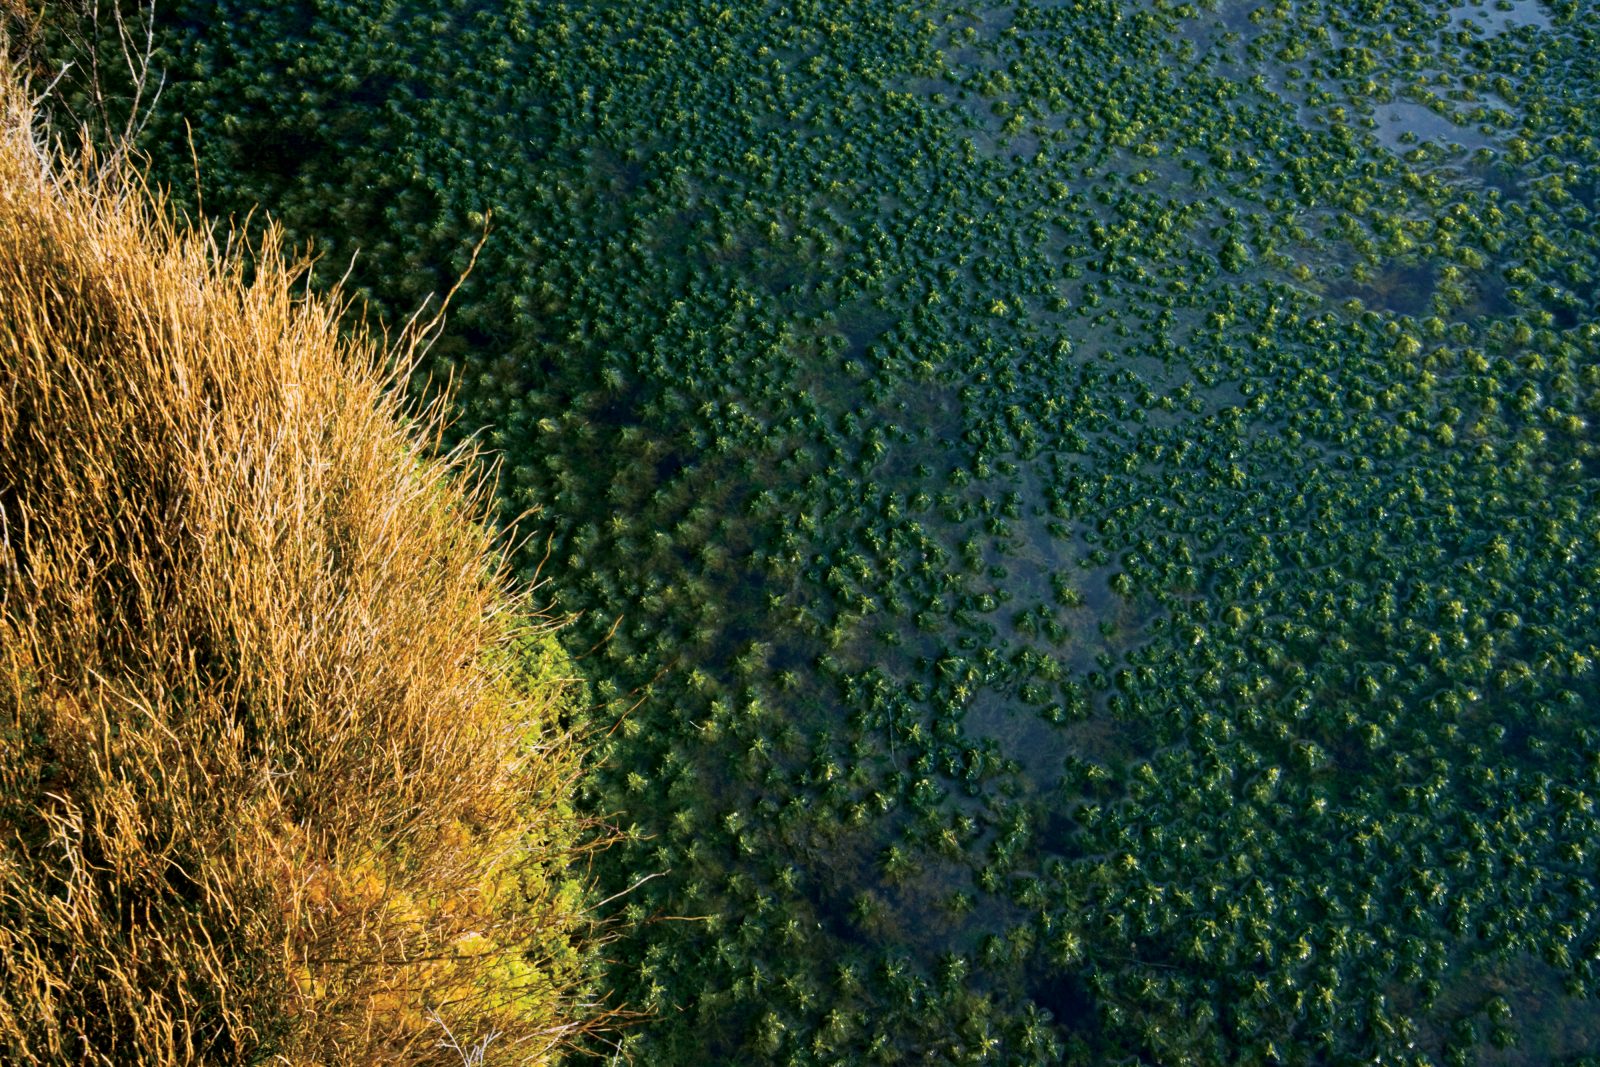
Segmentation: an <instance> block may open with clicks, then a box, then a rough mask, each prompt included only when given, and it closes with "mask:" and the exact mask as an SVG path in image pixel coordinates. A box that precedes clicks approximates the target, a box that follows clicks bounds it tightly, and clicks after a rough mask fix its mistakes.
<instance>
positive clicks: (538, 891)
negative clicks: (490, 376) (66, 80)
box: [0, 71, 595, 1065]
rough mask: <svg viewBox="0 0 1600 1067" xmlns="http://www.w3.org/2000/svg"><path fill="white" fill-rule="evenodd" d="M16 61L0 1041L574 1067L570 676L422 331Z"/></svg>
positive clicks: (0, 282)
mask: <svg viewBox="0 0 1600 1067" xmlns="http://www.w3.org/2000/svg"><path fill="white" fill-rule="evenodd" d="M0 82H3V83H4V84H5V85H6V86H7V88H5V89H4V90H3V91H0V110H3V117H0V1060H3V1061H4V1062H6V1063H12V1064H19V1065H24V1064H57V1063H74V1064H77V1063H94V1064H111V1063H119V1064H120V1063H148V1064H179V1063H195V1062H245V1061H250V1062H262V1061H267V1062H284V1063H380V1062H384V1063H398V1062H405V1063H429V1062H437V1063H448V1062H452V1060H453V1061H454V1062H457V1063H459V1062H460V1054H459V1053H458V1052H455V1051H452V1050H451V1048H450V1047H448V1046H451V1045H454V1046H457V1047H460V1048H474V1049H478V1050H480V1051H481V1052H482V1053H483V1056H484V1059H483V1060H482V1062H484V1063H507V1062H516V1063H524V1062H544V1061H546V1060H548V1059H549V1058H550V1057H551V1056H552V1055H553V1054H554V1053H555V1052H556V1051H557V1050H559V1049H560V1048H562V1047H564V1046H565V1045H566V1044H567V1043H568V1042H569V1041H571V1040H572V1039H573V1038H574V1037H575V1036H576V1035H577V1034H578V1033H579V1032H580V1031H581V1030H582V1029H583V1028H584V1027H585V1026H588V1025H591V1024H592V1023H593V1016H594V1014H595V1009H594V1008H593V1007H592V1006H588V1007H584V1008H579V1007H577V1005H578V1004H579V1003H580V1001H581V989H580V986H581V983H582V981H583V977H584V974H583V968H584V965H585V964H584V958H583V956H582V954H581V952H580V951H579V949H578V948H577V947H575V946H577V945H578V943H579V942H580V941H581V938H582V936H583V934H584V932H585V930H586V926H585V923H584V917H583V914H582V909H581V905H580V897H581V894H579V893H578V892H577V891H576V889H575V887H574V886H573V885H572V884H571V883H570V882H569V881H567V880H566V876H565V874H564V873H563V870H564V864H565V862H566V860H567V859H568V858H569V852H570V850H571V849H573V848H574V847H576V841H577V837H578V830H577V828H576V825H575V820H574V816H573V815H572V812H571V810H570V808H569V807H568V805H567V798H568V796H569V794H570V791H571V787H572V782H573V777H574V774H575V773H576V768H577V765H578V763H577V754H576V750H575V747H574V745H573V743H572V740H571V737H570V735H569V734H567V733H564V732H563V729H562V727H561V725H560V721H559V720H560V713H561V708H562V702H563V700H564V699H565V697H564V691H565V687H566V683H565V682H564V681H563V680H562V679H560V678H559V677H555V676H552V675H551V672H550V664H551V663H552V662H553V661H552V660H551V659H550V657H551V656H552V655H553V652H552V650H553V647H554V646H553V645H552V644H551V643H550V641H549V637H548V632H547V630H548V626H547V625H546V624H544V623H541V622H538V621H533V622H530V621H528V620H529V619H530V618H532V617H533V613H531V612H530V611H529V604H528V601H527V596H526V594H521V595H514V594H512V593H508V592H507V588H508V586H507V580H506V574H505V572H504V569H503V565H502V554H501V551H500V548H499V543H498V541H497V538H496V535H495V533H494V532H493V530H492V529H491V527H490V525H489V523H488V521H487V519H488V516H489V511H490V499H489V487H488V484H487V482H486V481H485V480H484V479H483V478H482V476H481V475H478V474H474V473H473V470H472V464H471V462H470V459H471V457H469V456H466V455H461V454H457V455H453V456H450V457H446V458H445V459H443V460H440V459H434V458H429V449H428V448H427V442H429V441H430V440H433V439H436V435H437V432H438V420H439V418H440V409H439V408H438V407H434V408H431V409H429V410H427V411H421V412H418V411H408V410H407V409H406V407H405V405H404V402H403V401H402V400H400V399H398V397H399V393H398V391H397V390H396V389H395V388H394V386H395V384H396V380H397V376H398V375H399V374H402V373H403V372H404V369H405V368H406V367H407V366H408V365H409V363H410V361H411V360H412V359H413V358H414V357H415V356H416V354H417V347H418V345H419V344H420V343H421V341H422V337H421V334H422V333H423V332H424V331H422V330H420V329H413V330H409V331H407V333H406V334H405V335H403V336H402V337H401V338H400V339H399V342H398V345H397V347H396V348H395V349H394V350H393V351H391V352H389V353H388V354H389V356H390V357H391V362H392V364H393V365H394V366H397V367H399V368H400V370H398V371H393V372H389V373H386V372H385V371H384V370H383V366H384V356H385V352H384V351H383V346H382V345H380V344H379V343H378V342H377V341H376V340H374V339H373V338H371V337H370V336H367V335H365V334H364V333H362V332H361V331H359V330H358V331H357V336H355V337H354V338H350V337H349V336H348V335H342V334H341V322H342V319H343V318H344V315H343V312H344V311H345V310H347V309H346V308H344V307H342V306H341V305H340V304H339V303H338V301H337V299H331V300H327V299H313V298H309V297H306V296H303V295H298V296H297V295H296V285H297V283H298V282H299V281H300V280H301V279H302V278H303V269H302V266H301V265H298V264H296V263H293V262H291V261H290V260H289V259H288V258H287V257H286V256H285V255H284V253H283V251H282V248H281V245H280V238H279V236H278V235H277V234H276V233H275V232H269V234H268V235H267V237H266V238H265V239H264V240H263V241H262V242H261V246H260V247H259V248H258V249H256V250H255V252H254V255H253V256H252V257H251V260H250V263H249V264H248V278H249V280H248V283H247V281H246V277H247V264H246V261H245V259H244V257H243V256H241V255H239V254H236V253H235V252H233V251H230V250H224V249H219V247H218V245H217V244H216V243H215V241H214V240H213V239H212V238H211V237H210V235H209V233H208V232H207V231H204V230H190V229H185V228H180V227H179V226H178V225H177V224H175V223H174V222H173V220H172V218H171V216H170V214H169V213H168V212H167V211H166V210H165V208H164V207H162V206H160V205H158V204H156V203H154V202H153V201H152V199H151V198H150V196H149V194H148V193H147V191H146V190H145V189H144V187H143V186H142V185H141V184H140V182H139V180H138V177H137V175H136V174H133V173H131V172H129V171H128V170H127V169H126V168H125V167H121V166H118V167H112V168H107V167H106V166H104V164H103V162H102V163H101V164H99V165H97V164H96V162H95V161H93V160H90V159H84V158H79V159H77V160H62V159H57V158H52V157H51V156H50V155H49V153H47V152H46V151H45V150H44V149H43V148H42V147H41V140H40V137H39V135H38V133H37V128H36V126H35V120H34V117H33V115H32V113H31V109H30V107H29V105H28V103H27V99H26V95H25V93H24V92H23V91H22V90H20V89H19V88H17V87H15V86H14V85H13V84H12V78H11V76H10V73H9V72H6V71H0ZM530 663H531V664H534V665H535V666H536V667H538V669H539V670H540V671H541V672H542V674H541V676H539V677H531V676H530V674H529V664H530ZM541 665H542V666H541ZM445 1026H447V1027H448V1035H449V1036H448V1039H447V1040H442V1039H444V1038H445V1034H444V1033H442V1031H441V1028H442V1027H445ZM491 1035H492V1037H493V1040H489V1038H490V1037H491Z"/></svg>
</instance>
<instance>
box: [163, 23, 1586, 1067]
mask: <svg viewBox="0 0 1600 1067" xmlns="http://www.w3.org/2000/svg"><path fill="white" fill-rule="evenodd" d="M164 8H165V15H164V20H165V21H164V25H163V27H162V29H161V32H160V33H159V34H158V41H159V42H160V48H161V55H160V56H158V59H157V65H158V66H161V67H163V68H164V69H165V70H166V72H167V77H168V84H167V87H166V91H165V95H164V96H163V98H162V102H161V112H160V114H159V115H158V116H157V120H156V122H155V124H154V125H152V126H151V127H150V140H149V144H150V146H151V147H152V149H154V150H155V151H156V154H157V158H158V159H159V160H163V161H169V164H170V169H169V171H168V173H167V174H166V178H167V179H168V180H170V181H171V182H172V184H173V185H174V186H175V188H176V190H177V193H178V195H179V196H180V197H182V196H184V195H186V193H185V190H191V189H193V186H194V178H193V169H192V167H191V165H190V157H189V150H188V147H187V145H188V137H187V134H186V132H185V129H184V126H183V122H182V120H183V119H187V120H188V121H189V123H190V124H191V125H192V129H193V144H194V146H195V148H196V150H197V152H198V157H199V160H198V162H199V172H200V174H201V175H202V176H204V181H205V185H204V187H203V190H202V194H203V197H204V200H205V206H206V208H207V210H208V211H210V212H212V213H213V214H216V213H218V212H227V211H239V212H242V211H244V210H245V209H246V208H247V207H248V206H249V205H252V204H255V203H258V202H259V203H261V204H264V205H267V206H268V207H269V208H270V209H271V210H272V211H273V212H275V213H276V214H277V215H278V217H281V218H282V219H283V220H285V222H286V223H287V224H288V225H289V226H290V227H291V230H292V232H295V233H299V234H301V235H304V236H308V237H309V236H311V235H318V236H319V237H320V239H321V240H322V241H323V242H324V246H325V251H326V257H325V259H324V261H323V266H322V273H323V274H324V275H325V276H326V277H328V278H329V279H333V278H336V277H338V276H339V275H340V274H342V273H343V272H344V270H345V267H346V265H347V263H348V261H349V258H350V256H351V254H352V253H353V252H354V251H355V250H356V249H358V248H359V249H360V256H359V258H358V259H357V260H356V262H355V266H354V269H353V275H352V277H353V278H354V280H355V283H356V284H358V285H360V286H364V287H366V288H367V290H368V291H369V292H370V293H371V294H372V296H373V298H374V299H375V302H376V306H378V307H379V308H380V309H384V310H386V311H387V312H388V313H390V314H392V315H394V316H396V317H401V316H404V315H405V314H407V313H409V311H410V310H411V309H413V308H414V307H415V306H416V305H417V304H418V303H419V302H420V301H421V300H423V298H424V297H425V296H426V295H427V294H429V293H430V292H442V291H443V290H444V289H445V288H447V287H448V286H449V285H450V284H451V283H452V282H453V281H454V279H455V277H456V275H457V274H458V273H459V272H460V271H461V270H462V269H463V268H464V267H465V266H466V264H467V261H468V258H469V255H470V253H471V251H472V248H473V246H474V245H475V243H476V242H477V240H478V238H479V236H480V234H481V233H482V231H483V228H484V220H485V217H486V216H490V217H491V221H490V227H491V234H490V237H489V239H488V242H487V244H486V245H485V247H484V249H483V252H482V256H481V258H480V260H479V262H478V265H477V268H476V271H475V273H474V274H473V275H472V277H471V279H470V280H469V281H468V282H467V284H466V286H465V287H464V289H463V290H462V292H461V293H460V295H459V296H458V297H457V301H458V303H457V305H456V307H455V310H454V311H453V313H452V319H451V323H450V327H449V335H448V337H447V338H446V339H445V340H444V341H443V342H441V343H440V345H439V346H438V347H437V349H436V355H437V361H436V366H435V367H433V368H432V369H433V371H434V373H435V374H436V375H439V374H443V373H446V372H452V373H454V374H455V375H456V376H457V379H458V381H459V383H460V386H461V394H460V398H461V402H462V405H463V407H464V411H465V415H464V418H463V421H462V426H463V428H465V429H473V428H476V427H479V426H482V427H485V429H484V431H483V432H484V434H485V437H486V440H487V441H489V442H490V443H492V444H493V445H494V446H495V447H496V448H499V449H502V450H504V454H505V456H506V464H505V477H504V484H503V490H504V493H505V496H506V503H507V507H508V509H509V511H511V512H515V511H519V510H521V509H523V508H525V507H528V506H530V505H542V506H543V507H544V511H543V513H542V516H541V518H540V520H539V521H540V522H542V523H543V524H544V527H545V528H546V529H547V530H549V531H550V532H551V533H553V534H554V541H553V546H552V555H551V560H550V563H549V565H548V566H547V567H546V570H545V572H544V573H545V574H546V575H547V576H549V577H551V578H552V579H553V585H552V588H554V589H556V590H558V591H559V598H560V604H561V605H562V606H563V607H564V608H566V609H570V610H572V611H575V612H581V616H580V619H579V621H578V623H577V625H575V626H574V627H573V628H572V629H570V630H569V631H568V634H567V639H568V642H569V647H570V648H571V649H572V650H573V651H574V652H575V653H585V652H586V651H587V650H589V649H591V648H592V647H593V648H594V650H593V651H588V653H587V655H586V657H585V658H584V659H583V660H582V662H583V665H584V667H585V669H586V672H587V674H588V676H589V678H590V680H591V682H592V683H593V684H594V685H595V686H596V687H597V691H598V692H599V693H600V694H601V695H602V696H603V697H605V698H607V699H611V700H613V701H614V704H613V705H612V710H611V711H610V712H608V713H607V714H612V715H621V713H622V712H624V711H627V709H629V708H631V709H632V710H631V711H628V713H627V714H626V715H625V716H623V717H622V718H621V720H620V725H619V726H618V728H617V729H615V730H614V731H612V732H610V733H609V734H608V735H607V736H606V738H605V740H604V744H603V747H602V752H601V755H602V757H603V760H604V762H603V766H602V767H601V768H600V770H599V771H598V772H597V773H596V774H595V775H594V776H593V778H592V781H591V783H590V786H589V789H590V792H589V796H588V801H587V802H588V803H589V804H590V805H591V806H592V808H593V809H594V810H596V811H603V812H615V813H617V819H618V821H619V822H620V825H621V826H622V827H623V828H625V829H626V831H627V839H626V841H625V842H624V843H623V844H621V845H619V846H617V847H615V848H613V849H611V850H610V852H609V853H608V854H607V855H606V856H605V857H604V859H603V861H602V863H603V869H602V871H601V878H602V882H603V890H604V893H605V894H606V895H609V894H611V893H614V892H622V891H624V890H627V889H629V888H630V887H632V891H631V892H629V893H627V895H625V896H622V897H620V898H619V899H618V900H617V901H616V902H614V903H613V904H612V905H611V907H613V908H619V909H621V910H620V912H619V921H620V924H621V927H622V929H621V930H620V931H619V932H621V933H622V934H623V936H622V937H621V938H620V939H619V940H618V941H617V942H616V943H615V945H614V946H613V949H614V953H615V964H614V965H613V967H612V970H611V981H612V984H613V987H614V988H613V991H612V994H611V995H612V997H613V1000H614V1002H616V1003H619V1004H626V1005H629V1006H632V1007H636V1008H643V1009H649V1010H651V1011H653V1012H655V1013H656V1018H655V1019H654V1021H652V1022H650V1023H648V1024H647V1025H643V1026H640V1027H638V1028H637V1029H635V1030H634V1031H632V1032H631V1033H629V1034H628V1036H627V1037H626V1039H625V1041H624V1046H625V1047H626V1049H627V1050H628V1051H630V1052H631V1053H632V1054H633V1055H634V1056H636V1058H637V1062H639V1063H641V1064H650V1065H662V1064H696V1065H699V1064H708V1063H794V1064H809V1063H850V1064H855V1063H880V1062H881V1063H907V1064H934V1063H976V1062H992V1063H1016V1064H1028V1063H1054V1062H1058V1061H1060V1060H1062V1059H1063V1058H1065V1059H1066V1060H1067V1061H1068V1062H1080V1063H1118V1062H1143V1063H1161V1064H1180V1063H1204V1064H1242V1063H1277V1062H1285V1063H1307V1064H1309V1063H1355V1062H1364V1063H1374V1062H1384V1063H1416V1064H1423V1063H1437V1064H1458V1063H1483V1064H1493V1063H1500V1064H1515V1063H1528V1064H1534V1063H1537V1064H1545V1063H1574V1062H1579V1061H1582V1057H1584V1056H1589V1057H1591V1059H1589V1060H1587V1061H1583V1062H1594V1061H1593V1059H1592V1057H1593V1056H1594V1055H1595V1054H1596V1052H1597V1051H1600V1005H1597V1003H1596V999H1595V998H1596V995H1597V993H1600V914H1597V911H1596V908H1597V906H1600V896H1597V890H1596V887H1595V884H1594V883H1595V863H1596V855H1597V854H1600V822H1597V816H1596V813H1595V810H1594V798H1595V795H1596V792H1597V779H1600V717H1597V714H1596V708H1597V706H1600V704H1597V701H1600V694H1597V691H1596V672H1595V665H1594V660H1595V658H1596V657H1600V648H1597V647H1596V646H1597V644H1600V619H1597V616H1596V609H1597V601H1596V596H1597V592H1596V591H1597V589H1600V511H1597V509H1596V506H1595V495H1594V494H1595V476H1596V473H1597V453H1596V444H1597V442H1596V430H1595V421H1594V420H1595V419H1596V417H1597V416H1600V312H1597V307H1596V301H1597V289H1596V278H1597V275H1600V262H1597V258H1596V256H1597V252H1600V240H1597V230H1600V227H1597V224H1596V211H1597V208H1600V204H1597V196H1600V178H1597V169H1596V168H1597V164H1600V117H1597V116H1600V112H1597V106H1600V97H1597V91H1600V61H1597V60H1596V58H1595V57H1596V56H1597V55H1600V13H1597V9H1596V8H1595V7H1594V6H1593V5H1592V4H1590V3H1588V2H1587V0H1581V2H1580V0H1515V2H1511V3H1505V2H1502V3H1499V4H1495V3H1493V2H1492V0H1491V2H1487V3H1480V2H1478V0H1468V2H1464V3H1460V4H1455V5H1454V6H1452V4H1451V2H1450V0H1326V2H1317V0H1277V2H1275V3H1256V2H1253V0H1239V2H1220V3H1219V2H1194V3H1185V4H1173V3H1169V2H1164V0H1149V2H1135V0H1120V2H1119V0H1074V2H1061V3H1044V2H1031V3H1027V2H1025V3H1017V4H1011V5H1000V6H994V7H982V6H966V5H962V4H957V3H941V2H911V0H885V2H882V3H861V4H840V3H829V2H821V0H792V2H779V3H771V4H762V3H741V2H737V0H726V2H722V3H716V2H700V0H682V2H665V0H663V2H656V3H642V2H637V0H625V2H616V3H606V2H600V0H590V2H577V0H567V2H561V0H550V2H530V0H504V2H497V3H489V2H466V0H461V2H455V3H419V2H410V0H395V2H389V3H369V2H363V3H350V2H345V0H300V2H298V3H273V4H261V3H255V2H245V0H220V2H213V3H198V2H188V3H186V2H179V0H175V2H173V3H170V4H166V5H164ZM543 547H544V546H543V543H542V542H541V543H540V544H539V545H538V546H537V550H536V551H534V552H532V553H531V555H530V559H529V565H530V566H531V565H532V564H533V563H535V562H537V557H538V556H541V555H542V554H543ZM619 620H620V622H619ZM608 634H609V639H606V638H607V635H608ZM594 646H598V647H594ZM641 697H642V700H641V699H640V698H641ZM635 705H636V706H635ZM602 721H605V720H604V719H602Z"/></svg>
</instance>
